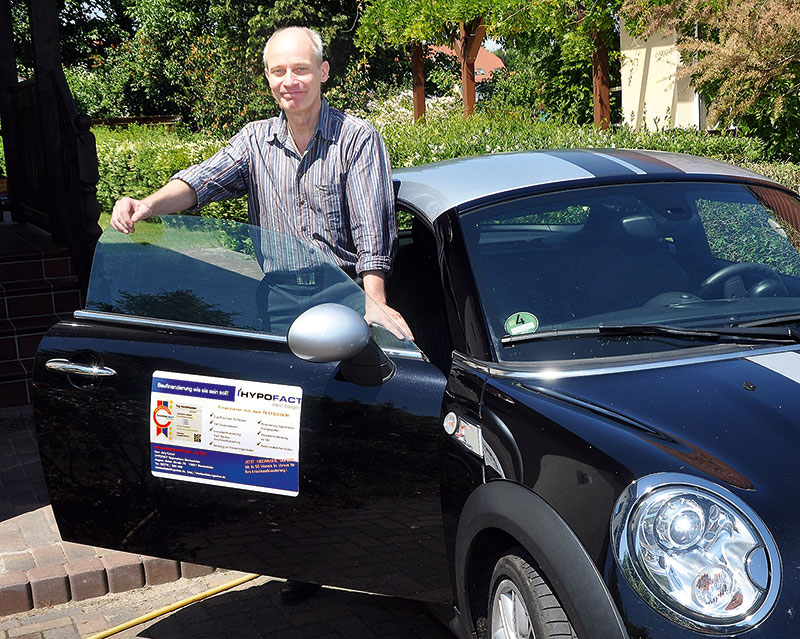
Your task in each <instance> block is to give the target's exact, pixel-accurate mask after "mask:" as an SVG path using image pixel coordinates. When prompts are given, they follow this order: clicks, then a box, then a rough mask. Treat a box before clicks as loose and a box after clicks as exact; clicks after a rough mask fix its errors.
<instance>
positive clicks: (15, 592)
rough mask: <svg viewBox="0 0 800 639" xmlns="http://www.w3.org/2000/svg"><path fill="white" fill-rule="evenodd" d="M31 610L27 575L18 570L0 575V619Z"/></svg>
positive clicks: (31, 602) (31, 601) (31, 604)
mask: <svg viewBox="0 0 800 639" xmlns="http://www.w3.org/2000/svg"><path fill="white" fill-rule="evenodd" d="M31 608H33V599H32V598H31V587H30V584H29V583H28V575H26V574H25V573H24V572H22V571H20V570H15V571H14V572H6V573H2V574H0V617H2V616H5V615H13V614H14V613H17V612H24V611H26V610H30V609H31Z"/></svg>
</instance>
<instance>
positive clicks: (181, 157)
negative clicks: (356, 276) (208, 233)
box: [0, 94, 800, 224]
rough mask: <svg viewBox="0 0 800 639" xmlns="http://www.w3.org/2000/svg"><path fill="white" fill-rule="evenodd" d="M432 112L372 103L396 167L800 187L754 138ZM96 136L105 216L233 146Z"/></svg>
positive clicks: (182, 138) (222, 213)
mask: <svg viewBox="0 0 800 639" xmlns="http://www.w3.org/2000/svg"><path fill="white" fill-rule="evenodd" d="M440 102H441V104H440ZM429 107H431V108H430V109H429V111H428V113H427V115H426V121H425V123H420V124H414V123H413V121H412V120H413V117H412V113H411V108H410V94H402V95H399V96H395V97H394V98H392V99H391V100H388V101H386V102H383V103H379V104H374V105H371V106H370V109H369V110H368V112H367V114H366V117H368V118H369V119H370V120H371V121H372V122H373V123H374V124H375V126H376V127H377V128H378V130H379V131H380V132H381V134H382V135H383V137H384V140H385V141H386V145H387V147H388V149H389V154H390V156H391V159H392V165H393V166H394V167H404V166H415V165H419V164H425V163H428V162H435V161H437V160H444V159H449V158H455V157H464V156H469V155H478V154H483V153H497V152H502V151H517V150H533V149H553V148H615V147H616V148H640V149H655V150H663V151H675V152H682V153H691V154H694V155H702V156H707V157H712V158H717V159H720V160H724V161H728V162H731V163H733V164H738V165H742V166H745V167H747V168H750V169H752V170H755V171H757V172H759V173H762V174H764V175H766V176H767V177H771V178H773V179H775V180H777V181H779V182H781V183H782V184H785V185H786V186H788V187H790V188H792V189H794V190H796V191H798V190H800V165H796V164H785V163H769V162H764V161H763V154H764V147H763V143H762V142H760V141H758V140H755V139H751V138H745V137H727V136H723V135H712V134H707V133H702V132H698V131H692V130H685V129H664V130H660V131H639V132H636V131H632V130H630V129H628V128H616V129H611V130H609V131H600V130H598V129H596V128H595V127H593V126H591V125H589V126H577V125H572V124H564V123H558V122H555V121H552V120H551V121H546V122H540V121H539V120H538V118H537V117H536V115H535V113H533V112H531V111H526V110H520V111H513V112H506V113H503V114H502V115H498V114H493V113H490V112H482V113H477V114H476V115H475V116H474V117H472V118H470V119H468V120H465V119H464V118H463V117H462V116H461V115H460V105H459V104H458V103H455V104H454V103H452V101H448V100H447V99H446V98H440V99H438V100H437V101H429ZM94 132H95V136H96V138H97V151H98V159H99V164H100V175H101V179H100V183H99V184H98V189H97V191H98V199H99V200H100V205H101V210H103V211H104V212H110V211H111V208H112V206H113V204H114V201H115V200H116V199H117V198H119V197H121V196H122V195H129V196H131V197H137V198H138V197H143V196H144V195H146V194H147V193H150V192H152V191H154V190H156V189H157V188H159V187H160V186H162V185H163V184H164V183H166V181H167V180H168V179H169V178H170V176H171V175H173V174H174V173H175V172H177V171H178V170H180V169H182V168H185V167H187V166H189V165H191V164H194V163H197V162H199V161H201V160H203V159H205V158H207V157H209V156H211V155H212V154H213V153H214V152H216V151H217V150H218V149H220V148H221V147H222V146H223V145H224V143H225V141H224V140H222V139H220V138H218V137H214V136H210V135H201V134H196V133H188V132H186V131H178V132H167V131H164V130H162V129H159V128H149V127H143V126H132V127H129V128H128V129H123V130H114V131H111V130H108V129H105V128H95V129H94ZM0 160H2V157H1V156H0ZM202 215H204V216H208V217H218V218H223V219H234V220H239V221H246V220H247V202H246V199H239V200H230V201H226V202H215V203H213V204H210V205H209V206H207V207H205V208H204V209H203V210H202ZM407 222H408V221H407V220H401V223H402V224H406V223H407Z"/></svg>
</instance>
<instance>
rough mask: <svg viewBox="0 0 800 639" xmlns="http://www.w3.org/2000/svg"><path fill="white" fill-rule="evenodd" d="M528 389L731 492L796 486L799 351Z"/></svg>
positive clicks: (625, 371)
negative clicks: (629, 434)
mask: <svg viewBox="0 0 800 639" xmlns="http://www.w3.org/2000/svg"><path fill="white" fill-rule="evenodd" d="M526 386H528V388H530V389H532V390H533V389H538V390H540V391H545V392H552V393H555V394H557V395H558V396H560V397H561V398H563V399H567V401H575V402H579V403H580V404H582V405H584V406H588V407H590V409H593V410H596V411H597V412H598V413H601V414H604V415H608V416H612V417H614V418H616V419H617V420H619V421H622V422H625V423H627V424H629V425H631V426H632V427H634V428H637V429H638V430H639V432H640V433H642V434H643V436H645V437H647V438H648V439H650V441H651V442H653V443H654V444H655V445H656V446H658V447H660V448H663V450H665V451H667V452H669V453H670V454H671V455H673V456H675V457H676V458H678V460H679V461H680V462H681V467H682V468H684V469H685V470H686V471H687V472H695V473H696V472H697V471H699V472H701V473H705V474H707V475H709V476H710V478H711V479H713V480H715V481H718V482H724V483H727V484H729V485H730V486H732V487H734V488H738V489H744V490H752V489H754V488H756V487H758V486H762V487H772V489H773V490H774V489H775V487H776V484H775V482H776V479H778V478H776V474H777V475H779V476H780V481H781V482H782V484H781V485H782V486H783V487H782V488H781V493H782V494H784V495H785V494H796V492H795V490H792V492H791V493H786V492H784V491H785V490H786V489H787V488H788V486H787V485H786V484H787V483H788V484H789V485H793V486H795V488H796V489H800V485H799V484H800V482H799V481H798V477H800V474H798V472H797V469H798V462H799V461H800V443H799V442H800V352H797V351H783V352H774V353H766V354H752V355H748V356H742V357H734V358H727V359H725V358H720V359H710V360H706V361H699V362H695V363H690V362H688V361H686V360H683V361H677V362H674V363H671V364H668V365H665V364H664V363H660V364H658V365H654V366H652V367H650V366H646V365H645V366H640V367H623V368H619V369H604V370H603V371H602V372H598V373H592V372H591V371H587V372H586V373H585V374H581V375H577V376H572V377H565V378H561V379H557V380H553V381H550V382H547V383H546V384H538V383H531V384H527V385H526Z"/></svg>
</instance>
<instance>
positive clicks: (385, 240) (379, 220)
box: [345, 127, 397, 273]
mask: <svg viewBox="0 0 800 639" xmlns="http://www.w3.org/2000/svg"><path fill="white" fill-rule="evenodd" d="M345 188H346V197H347V206H348V209H349V212H350V227H351V232H352V235H353V242H354V243H355V247H356V252H357V256H358V259H357V262H356V270H357V271H358V273H363V272H364V271H391V269H392V259H393V257H394V254H395V251H396V249H397V221H396V220H395V215H394V189H393V188H392V167H391V164H390V161H389V153H388V151H387V150H386V146H385V145H384V143H383V140H382V139H381V137H380V134H379V133H378V132H377V131H376V130H375V129H374V128H371V127H370V128H369V129H367V130H365V133H364V136H363V140H360V144H359V145H358V147H357V148H356V150H355V153H354V156H353V161H352V164H351V165H350V167H349V169H348V171H347V180H346V187H345Z"/></svg>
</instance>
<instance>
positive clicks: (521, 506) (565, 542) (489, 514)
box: [455, 480, 628, 639]
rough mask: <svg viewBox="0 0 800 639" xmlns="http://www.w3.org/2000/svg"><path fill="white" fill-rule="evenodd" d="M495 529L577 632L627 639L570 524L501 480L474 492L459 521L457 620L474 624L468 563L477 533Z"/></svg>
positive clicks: (597, 638)
mask: <svg viewBox="0 0 800 639" xmlns="http://www.w3.org/2000/svg"><path fill="white" fill-rule="evenodd" d="M498 530H499V531H502V532H503V533H505V535H508V536H510V537H513V538H514V540H516V542H518V544H519V545H520V546H523V547H524V548H525V549H526V550H527V551H528V553H530V555H531V556H532V557H533V559H534V560H535V562H536V563H537V565H538V566H539V568H540V569H541V572H542V576H543V577H545V579H546V580H547V581H548V582H549V584H550V586H551V587H552V589H553V591H554V592H555V593H556V595H557V596H558V599H559V600H560V602H561V605H562V606H563V607H564V610H565V611H566V613H567V616H568V617H569V620H570V622H571V623H572V626H573V628H574V629H575V631H576V632H577V634H578V636H579V637H582V638H584V637H591V638H592V639H628V633H627V632H626V630H625V625H624V623H623V621H622V618H621V617H620V614H619V612H618V610H617V607H616V606H615V605H614V602H613V600H612V598H611V595H610V593H609V592H608V589H607V588H606V584H605V582H604V581H603V578H602V577H601V575H600V573H599V572H598V571H597V568H596V566H595V565H594V563H593V562H592V560H591V558H590V557H589V555H588V553H587V552H586V550H585V549H584V547H583V545H582V544H581V542H580V541H579V540H578V537H577V536H576V535H575V533H574V532H573V531H572V529H571V528H570V527H569V526H568V525H567V524H566V522H565V521H564V520H563V519H562V518H561V517H560V516H559V515H558V513H557V512H556V511H555V510H553V509H552V508H551V507H550V506H549V505H548V504H547V502H545V501H544V500H543V499H542V498H541V497H539V496H538V495H536V494H535V493H534V492H532V491H531V490H529V489H528V488H526V487H524V486H522V485H520V484H517V483H514V482H511V481H504V480H497V481H491V482H489V483H487V484H483V485H481V486H479V487H478V488H477V489H476V490H475V491H473V492H472V494H471V495H470V496H469V498H468V499H467V502H466V504H465V505H464V509H463V511H462V513H461V517H460V518H459V522H458V530H457V533H456V547H455V578H456V602H457V606H458V610H459V613H460V616H461V622H462V623H464V624H466V625H467V626H468V628H469V631H470V632H473V633H474V632H475V629H474V615H473V613H472V611H471V606H470V597H469V593H468V583H469V581H468V567H469V566H470V564H471V562H472V560H473V558H474V557H473V554H474V552H475V549H476V540H477V539H478V538H479V536H480V535H481V533H483V532H485V531H498ZM486 596H487V597H488V593H486Z"/></svg>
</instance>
